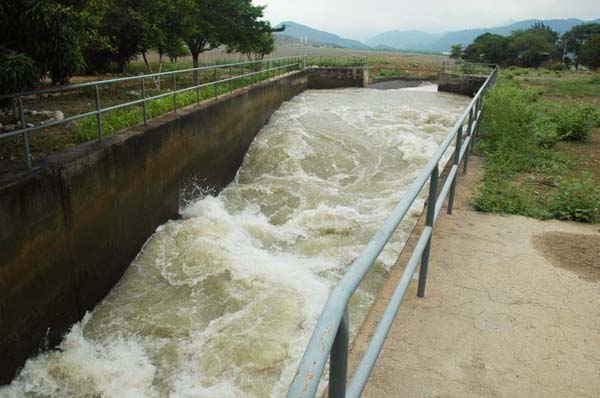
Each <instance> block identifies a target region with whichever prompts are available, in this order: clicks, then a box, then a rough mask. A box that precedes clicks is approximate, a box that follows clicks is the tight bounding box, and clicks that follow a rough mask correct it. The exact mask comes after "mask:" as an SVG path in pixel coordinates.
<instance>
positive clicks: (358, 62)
mask: <svg viewBox="0 0 600 398" xmlns="http://www.w3.org/2000/svg"><path fill="white" fill-rule="evenodd" d="M307 64H308V66H321V67H332V66H338V67H341V68H342V67H343V68H346V67H360V68H368V67H369V57H367V56H354V57H353V56H340V57H338V56H332V57H327V56H309V57H307Z"/></svg>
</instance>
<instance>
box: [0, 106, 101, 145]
mask: <svg viewBox="0 0 600 398" xmlns="http://www.w3.org/2000/svg"><path fill="white" fill-rule="evenodd" d="M96 114H98V111H89V112H86V113H80V114H78V115H73V116H69V117H66V118H64V119H60V120H53V121H51V122H48V123H44V124H38V125H35V126H33V127H27V128H26V129H19V130H13V131H11V132H10V133H4V134H0V139H3V138H8V137H10V136H12V135H17V134H23V133H31V132H34V131H38V130H43V129H46V128H50V127H54V126H58V125H59V124H66V123H69V122H72V121H75V120H79V119H83V118H86V117H89V116H94V115H96Z"/></svg>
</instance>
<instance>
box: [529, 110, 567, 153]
mask: <svg viewBox="0 0 600 398" xmlns="http://www.w3.org/2000/svg"><path fill="white" fill-rule="evenodd" d="M531 131H532V133H533V137H534V139H535V142H536V143H537V145H538V146H540V147H542V148H547V149H548V148H552V147H554V146H555V145H556V144H557V143H558V141H560V136H559V134H558V130H557V127H556V123H554V122H553V121H552V120H549V119H545V118H539V119H536V120H535V121H534V122H533V123H532V125H531Z"/></svg>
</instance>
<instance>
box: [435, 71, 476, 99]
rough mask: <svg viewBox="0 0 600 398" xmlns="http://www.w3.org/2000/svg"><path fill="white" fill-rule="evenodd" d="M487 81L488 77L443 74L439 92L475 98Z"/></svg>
mask: <svg viewBox="0 0 600 398" xmlns="http://www.w3.org/2000/svg"><path fill="white" fill-rule="evenodd" d="M486 80H487V76H477V75H464V74H456V73H447V72H442V73H440V78H439V82H438V91H444V92H448V93H454V94H460V95H467V96H469V97H474V96H475V94H477V91H479V89H480V88H481V86H483V84H484V83H485V81H486Z"/></svg>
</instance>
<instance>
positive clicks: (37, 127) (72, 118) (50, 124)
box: [0, 63, 300, 139]
mask: <svg viewBox="0 0 600 398" xmlns="http://www.w3.org/2000/svg"><path fill="white" fill-rule="evenodd" d="M291 66H300V64H299V63H294V64H286V65H283V66H279V67H274V68H269V69H262V70H261V71H257V72H251V73H246V74H243V75H239V76H234V77H232V78H226V79H222V80H217V81H211V82H208V83H202V84H199V85H197V86H190V87H185V88H182V89H179V90H176V91H169V92H167V93H162V94H158V95H155V96H152V97H146V98H142V99H138V100H135V101H130V102H126V103H124V104H117V105H113V106H109V107H107V108H102V109H100V110H94V111H90V112H86V113H81V114H78V115H73V116H69V117H66V118H64V119H61V120H54V121H51V122H48V123H45V124H38V125H35V126H33V127H27V128H24V129H23V128H21V129H17V130H13V131H11V132H8V133H1V134H0V139H3V138H10V137H13V136H16V135H20V134H23V133H31V132H35V131H39V130H42V129H45V128H50V127H53V126H57V125H60V124H66V123H69V122H72V121H75V120H79V119H83V118H86V117H90V116H94V115H97V114H99V113H100V114H102V113H106V112H111V111H115V110H119V109H123V108H127V107H130V106H134V105H140V104H143V103H144V102H146V103H147V102H148V101H152V100H157V99H161V98H165V97H170V96H172V95H173V94H179V93H183V92H187V91H191V90H195V89H198V88H204V87H210V86H213V85H215V84H220V83H226V82H229V81H233V80H240V79H243V78H245V77H251V76H254V75H257V74H261V73H267V72H272V71H274V70H279V69H286V68H289V67H291ZM148 76H149V75H145V77H148Z"/></svg>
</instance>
